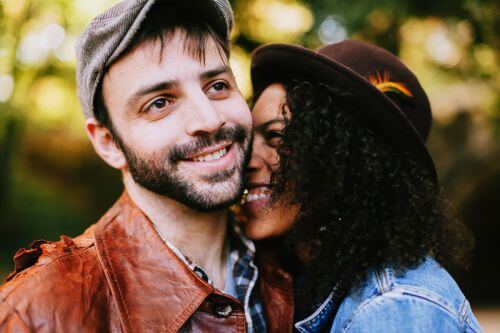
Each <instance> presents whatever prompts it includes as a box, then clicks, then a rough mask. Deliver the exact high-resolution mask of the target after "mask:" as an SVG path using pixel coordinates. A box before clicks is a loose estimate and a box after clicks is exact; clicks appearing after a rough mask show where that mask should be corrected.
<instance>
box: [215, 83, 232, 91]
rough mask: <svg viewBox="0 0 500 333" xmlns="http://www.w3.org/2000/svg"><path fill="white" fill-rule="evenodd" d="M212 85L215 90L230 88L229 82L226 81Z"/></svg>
mask: <svg viewBox="0 0 500 333" xmlns="http://www.w3.org/2000/svg"><path fill="white" fill-rule="evenodd" d="M212 87H213V88H214V90H215V91H222V90H224V89H227V88H228V86H227V83H225V82H217V83H215V84H214V85H213V86H212Z"/></svg>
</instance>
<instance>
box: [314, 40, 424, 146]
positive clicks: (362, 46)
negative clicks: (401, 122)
mask: <svg viewBox="0 0 500 333" xmlns="http://www.w3.org/2000/svg"><path fill="white" fill-rule="evenodd" d="M317 52H318V53H319V54H321V55H323V56H326V57H328V58H330V59H332V60H334V61H336V62H338V63H340V64H342V65H343V66H345V67H348V68H349V69H350V70H352V71H354V72H355V73H356V74H358V75H359V76H361V77H363V78H364V79H366V80H368V81H373V79H375V80H377V79H378V80H380V81H381V82H382V83H383V82H385V86H389V85H391V86H393V87H396V88H397V87H401V89H404V90H406V91H407V92H409V93H410V95H405V94H404V93H401V92H399V93H398V91H397V90H398V89H388V90H386V91H384V90H380V89H379V90H380V91H381V92H382V93H384V95H385V96H386V97H388V98H389V99H390V100H391V102H393V103H394V104H395V105H396V106H397V107H398V108H399V110H400V111H401V112H403V114H404V115H405V116H406V118H407V119H408V120H409V121H410V122H411V124H412V125H413V126H414V127H415V129H416V130H417V132H418V134H419V135H420V137H421V138H422V140H423V141H426V140H427V138H428V136H429V132H430V129H431V124H432V113H431V107H430V103H429V99H428V98H427V94H426V93H425V91H424V90H423V88H422V86H421V85H420V83H419V81H418V79H417V78H416V77H415V75H414V74H413V73H412V71H410V70H409V69H408V67H406V66H405V64H403V62H402V61H401V60H399V58H397V57H396V56H394V55H393V54H392V53H390V52H389V51H387V50H385V49H383V48H380V47H378V46H376V45H372V44H367V43H364V42H360V41H356V40H346V41H342V42H339V43H335V44H330V45H326V46H324V47H322V48H320V49H318V50H317ZM370 79H371V80H370ZM371 83H372V84H373V82H371ZM374 87H375V85H374ZM375 88H376V87H375Z"/></svg>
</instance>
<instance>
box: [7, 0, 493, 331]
mask: <svg viewBox="0 0 500 333" xmlns="http://www.w3.org/2000/svg"><path fill="white" fill-rule="evenodd" d="M115 2H116V1H112V0H31V1H27V0H0V278H2V277H3V276H5V275H6V274H7V273H8V272H9V271H10V270H11V269H12V260H11V258H12V255H13V254H14V253H15V251H16V249H17V248H19V247H21V246H27V245H28V244H29V242H30V241H31V240H34V239H40V238H45V239H57V238H58V236H59V235H60V234H68V235H77V234H79V233H81V232H82V231H83V230H84V229H85V227H86V226H88V225H90V224H92V223H94V222H95V221H96V219H97V218H98V217H99V216H101V215H102V214H103V213H104V212H105V211H106V209H107V208H108V207H109V206H110V205H111V204H112V203H113V201H114V200H115V199H116V198H117V196H118V195H119V193H120V192H121V189H122V186H121V184H120V178H119V174H118V173H117V172H115V171H114V170H112V169H110V168H109V167H107V166H105V164H104V163H103V162H101V161H100V160H99V159H98V158H97V157H96V155H95V154H94V152H93V150H92V148H91V146H90V144H89V142H88V140H87V138H86V137H85V133H84V131H83V116H82V113H81V111H80V105H79V104H78V101H77V98H76V86H75V80H74V76H75V53H74V44H75V39H76V36H77V35H78V34H79V32H80V31H81V30H82V29H83V27H84V26H85V24H86V23H88V22H89V20H90V19H91V18H92V17H93V16H95V15H97V14H98V13H100V12H101V11H103V10H104V9H106V8H108V7H109V6H110V5H112V4H113V3H115ZM232 3H233V8H234V11H235V17H236V24H235V29H234V31H233V35H232V40H233V42H234V43H233V44H234V45H233V49H232V59H231V63H232V66H233V68H234V71H235V73H236V75H237V79H238V83H239V86H240V88H241V90H242V92H243V93H244V95H245V96H246V97H247V98H249V97H250V96H251V94H252V91H251V85H250V78H249V66H250V53H251V51H252V50H253V49H254V48H255V47H257V46H258V45H260V44H262V43H267V42H288V43H298V44H304V45H306V46H307V47H311V48H316V47H319V46H321V45H323V44H326V43H332V42H338V41H341V40H343V39H346V38H355V39H361V40H367V41H371V42H375V43H377V44H379V45H381V46H383V47H385V48H387V49H389V50H390V51H392V52H394V53H395V54H397V55H399V56H400V57H401V58H402V59H403V61H404V62H405V63H406V64H407V65H408V66H409V67H410V68H412V69H413V70H414V71H415V72H416V74H417V76H418V77H419V79H420V81H421V83H422V84H423V86H424V88H425V89H426V90H427V92H428V94H429V96H430V100H431V104H432V107H433V112H434V125H433V126H434V127H433V131H432V133H431V138H430V142H429V146H430V149H431V151H432V153H433V156H434V158H435V162H436V164H437V168H438V172H439V176H440V179H441V182H442V184H443V185H444V186H445V188H446V189H447V190H448V192H450V196H451V197H452V199H453V202H454V203H455V206H456V208H457V210H458V212H459V213H460V215H461V216H462V218H463V219H464V221H465V223H467V225H468V226H469V227H470V228H471V229H472V230H473V232H474V233H475V236H476V242H477V245H476V251H475V255H474V257H473V259H472V262H471V267H470V269H469V270H468V271H466V272H460V271H459V272H454V273H453V274H454V276H455V277H456V278H457V280H458V281H459V284H460V286H461V287H462V289H463V290H464V292H465V294H466V295H467V296H468V297H469V299H470V300H471V303H472V306H473V308H474V309H475V310H476V311H477V313H478V314H479V317H480V321H481V322H482V324H483V326H484V327H485V329H486V331H487V332H488V331H494V325H495V320H496V321H497V325H498V321H500V312H498V310H496V309H498V308H500V283H499V281H500V269H499V266H500V265H499V264H500V254H499V253H500V251H499V245H498V240H499V239H500V213H499V212H498V210H499V208H500V140H499V138H500V98H499V92H500V52H499V50H500V34H499V32H500V4H499V2H498V1H484V0H456V1H452V0H441V1H410V0H406V1H404V0H379V1H376V2H375V1H369V0H359V1H345V0H343V1H341V0H312V1H308V2H306V1H299V0H248V1H247V0H234V1H232ZM375 3H376V5H375ZM495 311H496V312H495ZM497 329H498V330H499V331H500V328H498V326H497Z"/></svg>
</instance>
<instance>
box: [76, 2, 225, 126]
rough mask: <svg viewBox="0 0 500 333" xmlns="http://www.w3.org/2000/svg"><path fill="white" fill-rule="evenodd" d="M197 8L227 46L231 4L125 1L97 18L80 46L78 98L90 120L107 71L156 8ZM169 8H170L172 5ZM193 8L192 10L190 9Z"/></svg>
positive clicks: (85, 32)
mask: <svg viewBox="0 0 500 333" xmlns="http://www.w3.org/2000/svg"><path fill="white" fill-rule="evenodd" d="M160 2H166V3H167V4H171V5H172V7H173V8H174V7H176V6H179V3H182V6H183V8H186V6H187V7H189V8H193V9H195V8H196V11H197V12H198V13H200V12H201V13H203V17H204V18H206V20H207V21H208V22H209V24H211V25H212V26H213V28H214V29H215V31H217V33H219V34H220V35H221V36H222V37H223V38H225V40H226V41H227V43H229V34H230V32H231V28H232V25H233V13H232V10H231V5H230V4H229V1H228V0H124V1H122V2H119V3H118V4H116V5H115V6H113V7H111V8H110V9H108V10H107V11H105V12H104V13H102V14H101V15H99V16H97V17H96V18H94V19H93V20H92V22H91V23H90V24H89V25H88V26H87V28H86V29H85V30H84V31H83V33H82V34H81V35H80V36H79V37H78V40H77V42H76V58H77V69H76V79H77V83H78V98H79V99H80V103H81V104H82V107H83V113H84V115H85V117H86V118H90V117H93V116H94V98H95V93H96V89H97V86H98V85H99V82H100V80H101V79H102V77H103V74H104V71H105V70H106V67H108V66H109V65H111V64H112V63H113V62H114V61H115V60H116V59H118V57H119V56H120V55H121V54H122V53H123V51H125V50H126V49H127V48H128V47H129V46H130V43H131V42H132V41H133V39H134V37H135V35H136V34H137V32H138V31H139V28H140V26H141V24H143V23H144V22H145V21H147V18H148V13H149V12H150V11H151V10H152V9H153V8H154V5H155V4H158V3H160ZM168 6H169V5H168ZM190 6H191V7H190Z"/></svg>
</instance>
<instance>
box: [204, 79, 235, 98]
mask: <svg viewBox="0 0 500 333" xmlns="http://www.w3.org/2000/svg"><path fill="white" fill-rule="evenodd" d="M229 88H230V87H229V84H228V83H227V82H224V81H217V82H215V83H214V84H212V85H211V86H210V88H209V89H208V90H207V92H206V94H207V96H209V97H210V98H213V99H224V98H226V97H228V96H229V93H230V89H229Z"/></svg>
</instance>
